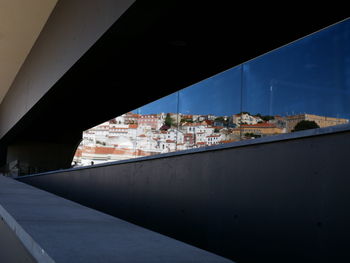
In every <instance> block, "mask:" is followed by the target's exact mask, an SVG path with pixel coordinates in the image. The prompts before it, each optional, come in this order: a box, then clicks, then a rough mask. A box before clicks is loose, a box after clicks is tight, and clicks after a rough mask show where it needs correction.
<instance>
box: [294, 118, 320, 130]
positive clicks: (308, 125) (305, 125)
mask: <svg viewBox="0 0 350 263" xmlns="http://www.w3.org/2000/svg"><path fill="white" fill-rule="evenodd" d="M316 128H320V126H318V124H317V123H316V122H315V121H306V120H303V121H299V122H298V123H297V125H295V127H294V129H293V130H292V132H295V131H302V130H309V129H316Z"/></svg>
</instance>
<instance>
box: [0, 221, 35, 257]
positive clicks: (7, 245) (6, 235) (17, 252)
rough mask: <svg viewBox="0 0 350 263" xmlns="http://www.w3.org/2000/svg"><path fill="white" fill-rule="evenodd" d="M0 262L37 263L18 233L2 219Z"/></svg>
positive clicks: (0, 224) (0, 226) (0, 222)
mask: <svg viewBox="0 0 350 263" xmlns="http://www.w3.org/2000/svg"><path fill="white" fill-rule="evenodd" d="M0 262H6V263H35V262H36V261H35V260H34V258H33V257H32V256H31V255H30V253H29V252H28V251H27V249H26V248H25V247H24V246H23V244H22V243H21V241H20V240H19V239H18V238H17V236H16V234H15V233H14V232H13V231H12V229H10V228H9V227H8V225H7V224H6V223H5V222H4V221H3V220H0Z"/></svg>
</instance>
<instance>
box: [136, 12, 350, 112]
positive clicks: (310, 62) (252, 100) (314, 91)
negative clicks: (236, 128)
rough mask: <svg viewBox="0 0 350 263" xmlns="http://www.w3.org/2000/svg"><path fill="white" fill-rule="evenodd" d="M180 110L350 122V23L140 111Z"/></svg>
mask: <svg viewBox="0 0 350 263" xmlns="http://www.w3.org/2000/svg"><path fill="white" fill-rule="evenodd" d="M257 44H258V43H257ZM241 91H243V92H242V93H243V94H241ZM178 100H179V101H178ZM178 106H179V112H181V113H189V114H214V115H230V114H235V113H238V112H240V111H248V112H251V113H253V114H256V113H261V114H263V115H268V114H279V115H292V114H298V113H312V114H317V115H322V116H333V117H342V118H349V119H350V20H349V19H348V20H347V21H344V22H342V23H339V24H337V25H335V26H332V27H330V28H328V29H325V30H323V31H320V32H318V33H315V34H313V35H311V36H308V37H306V38H304V39H301V40H299V41H297V42H295V43H292V44H289V45H287V46H285V47H282V48H280V49H277V50H275V51H272V52H270V53H268V54H265V55H263V56H261V57H258V58H256V59H254V60H252V61H249V62H247V63H244V64H243V65H239V66H237V67H234V68H232V69H230V70H227V71H225V72H222V73H220V74H217V75H215V76H213V77H211V78H208V79H206V80H203V81H201V82H199V83H197V84H195V85H192V86H190V87H187V88H185V89H183V90H181V91H179V94H178V93H174V94H171V95H169V96H167V97H164V98H162V99H160V100H158V101H155V102H153V103H150V104H148V105H145V106H144V107H141V108H140V109H139V112H140V113H141V114H142V113H143V114H147V113H159V112H177V107H178Z"/></svg>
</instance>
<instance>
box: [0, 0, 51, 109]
mask: <svg viewBox="0 0 350 263" xmlns="http://www.w3.org/2000/svg"><path fill="white" fill-rule="evenodd" d="M56 2H57V0H31V1H28V0H1V1H0V102H1V101H2V99H3V97H4V96H5V94H6V92H7V90H8V89H9V88H10V86H11V83H12V81H13V79H14V78H15V76H16V74H17V72H18V70H19V69H20V67H21V65H22V63H23V62H24V60H25V58H26V57H27V55H28V53H29V51H30V50H31V48H32V46H33V45H34V43H35V41H36V39H37V37H38V36H39V33H40V32H41V30H42V28H43V27H44V24H45V23H46V20H47V19H48V17H49V15H50V14H51V11H52V9H53V8H54V6H55V5H56Z"/></svg>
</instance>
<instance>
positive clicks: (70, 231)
mask: <svg viewBox="0 0 350 263" xmlns="http://www.w3.org/2000/svg"><path fill="white" fill-rule="evenodd" d="M0 216H1V217H2V218H4V221H5V222H6V223H7V224H8V225H9V227H10V228H11V229H12V230H14V232H15V233H16V235H17V236H18V237H19V239H21V240H22V242H23V244H24V246H25V247H26V248H27V249H28V250H29V252H30V253H31V254H32V255H33V257H34V258H36V260H37V261H38V262H62V263H68V262H74V263H79V262H84V263H89V262H94V263H95V262H123V263H128V262H135V263H136V262H137V263H141V262H147V263H151V262H159V263H168V262H170V263H172V262H186V263H189V262H198V263H206V262H208V263H209V262H210V263H214V262H215V263H217V262H222V263H224V262H232V261H230V260H228V259H225V258H222V257H220V256H217V255H214V254H212V253H209V252H207V251H204V250H201V249H198V248H196V247H193V246H190V245H188V244H185V243H182V242H179V241H177V240H174V239H171V238H168V237H166V236H164V235H161V234H158V233H155V232H152V231H149V230H147V229H144V228H142V227H139V226H136V225H134V224H131V223H128V222H125V221H123V220H120V219H118V218H115V217H112V216H109V215H106V214H103V213H101V212H98V211H96V210H93V209H90V208H87V207H84V206H81V205H79V204H77V203H74V202H71V201H69V200H66V199H63V198H60V197H58V196H55V195H53V194H50V193H48V192H45V191H42V190H39V189H37V188H34V187H31V186H29V185H26V184H23V183H20V182H18V181H15V180H13V179H10V178H6V177H3V176H0Z"/></svg>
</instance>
